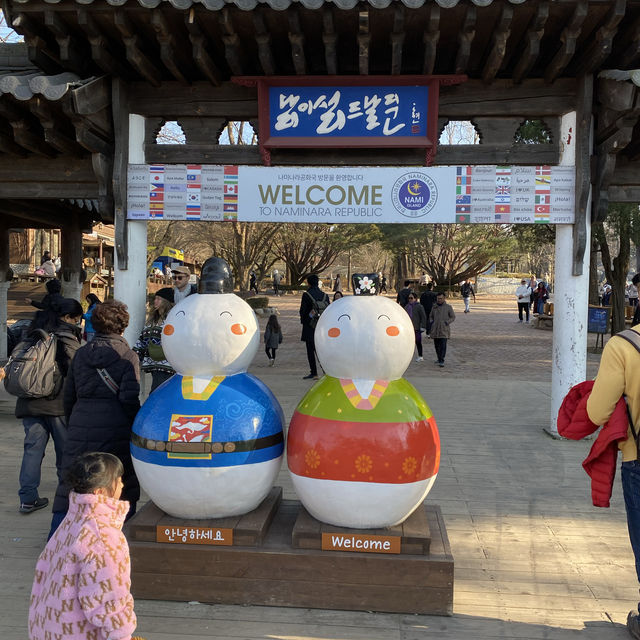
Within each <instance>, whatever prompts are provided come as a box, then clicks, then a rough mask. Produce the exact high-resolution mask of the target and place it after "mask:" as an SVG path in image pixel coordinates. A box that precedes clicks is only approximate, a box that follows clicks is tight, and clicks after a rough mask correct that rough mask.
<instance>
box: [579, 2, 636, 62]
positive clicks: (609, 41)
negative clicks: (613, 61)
mask: <svg viewBox="0 0 640 640" xmlns="http://www.w3.org/2000/svg"><path fill="white" fill-rule="evenodd" d="M626 10H627V0H615V4H614V5H613V6H612V7H611V8H610V9H609V13H608V15H607V19H606V22H605V23H604V24H603V25H602V26H601V27H600V28H599V29H598V31H597V33H596V36H595V38H591V39H590V40H591V43H590V44H589V46H588V47H587V49H586V50H585V51H584V53H582V54H581V55H580V61H579V62H578V65H577V67H576V71H575V73H576V75H581V74H584V73H592V72H593V71H595V70H597V69H599V68H600V66H601V65H602V63H603V62H604V61H605V60H606V59H607V58H608V57H609V55H610V54H611V49H612V47H613V39H614V38H615V36H616V33H617V32H618V25H619V24H620V21H621V20H622V18H624V15H625V13H626Z"/></svg>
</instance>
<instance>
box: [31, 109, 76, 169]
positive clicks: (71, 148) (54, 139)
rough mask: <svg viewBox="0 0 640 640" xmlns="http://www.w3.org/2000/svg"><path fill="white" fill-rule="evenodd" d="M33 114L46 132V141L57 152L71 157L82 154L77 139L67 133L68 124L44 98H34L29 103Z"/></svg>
mask: <svg viewBox="0 0 640 640" xmlns="http://www.w3.org/2000/svg"><path fill="white" fill-rule="evenodd" d="M29 108H30V109H31V112H32V113H33V114H34V115H35V116H36V117H37V118H38V119H39V120H40V125H41V126H42V128H43V130H44V139H45V140H46V141H47V142H48V143H49V144H50V145H51V146H52V147H53V148H54V149H56V150H57V151H59V152H61V153H68V154H69V155H71V156H77V155H81V154H82V149H81V148H80V146H79V145H78V144H77V143H76V141H75V139H74V138H72V137H70V136H69V135H67V134H66V133H65V130H66V129H67V128H68V126H67V123H66V122H63V121H62V120H61V119H60V117H59V116H58V115H57V114H55V113H54V112H53V110H52V109H51V107H50V103H49V102H48V101H46V100H43V99H42V98H34V99H32V100H30V101H29Z"/></svg>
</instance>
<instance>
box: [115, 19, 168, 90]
mask: <svg viewBox="0 0 640 640" xmlns="http://www.w3.org/2000/svg"><path fill="white" fill-rule="evenodd" d="M113 23H114V24H115V26H116V28H117V29H118V31H119V32H120V35H121V36H122V40H123V41H124V44H125V49H126V52H127V60H128V61H129V64H130V65H131V66H132V67H133V68H134V69H135V70H136V71H137V72H138V73H139V74H140V75H141V76H142V77H143V78H145V80H147V81H148V82H149V83H150V84H151V85H152V86H154V87H159V86H160V83H161V81H162V74H161V73H160V71H159V69H158V68H157V67H156V66H155V65H154V64H153V63H152V62H151V60H150V59H149V58H148V57H147V55H146V54H145V53H143V48H144V47H143V46H142V45H141V44H140V36H138V35H137V34H138V32H139V31H138V30H137V29H136V28H135V27H134V25H133V24H132V22H131V20H130V19H129V18H128V17H127V15H126V13H125V12H124V11H123V10H122V9H118V10H116V11H115V12H114V14H113Z"/></svg>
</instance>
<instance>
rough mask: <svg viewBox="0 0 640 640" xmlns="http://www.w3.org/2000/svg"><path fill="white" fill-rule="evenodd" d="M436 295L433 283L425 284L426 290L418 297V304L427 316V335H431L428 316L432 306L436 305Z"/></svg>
mask: <svg viewBox="0 0 640 640" xmlns="http://www.w3.org/2000/svg"><path fill="white" fill-rule="evenodd" d="M437 297H438V295H437V294H436V292H435V291H434V290H433V282H429V283H428V284H427V290H426V291H424V292H423V294H422V295H421V296H420V304H421V305H422V306H423V307H424V312H425V314H426V316H427V335H429V334H430V333H431V323H430V322H429V314H430V313H431V309H433V305H434V304H435V303H436V298H437Z"/></svg>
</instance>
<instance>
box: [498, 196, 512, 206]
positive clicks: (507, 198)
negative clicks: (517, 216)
mask: <svg viewBox="0 0 640 640" xmlns="http://www.w3.org/2000/svg"><path fill="white" fill-rule="evenodd" d="M510 202H511V196H496V197H495V203H496V204H505V203H506V204H509V203H510Z"/></svg>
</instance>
